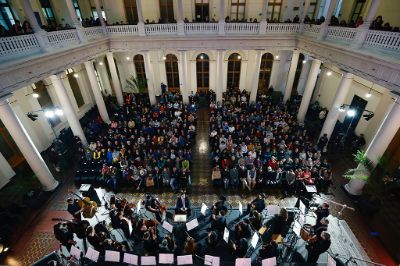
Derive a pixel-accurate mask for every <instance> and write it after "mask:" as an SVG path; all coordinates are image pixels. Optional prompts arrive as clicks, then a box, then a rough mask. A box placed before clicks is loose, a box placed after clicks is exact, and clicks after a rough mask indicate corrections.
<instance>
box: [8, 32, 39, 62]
mask: <svg viewBox="0 0 400 266" xmlns="http://www.w3.org/2000/svg"><path fill="white" fill-rule="evenodd" d="M38 51H40V45H39V43H38V41H37V39H36V36H35V35H34V34H28V35H21V36H14V37H4V38H0V57H2V58H7V57H9V56H12V55H15V54H18V55H25V54H30V53H36V52H38Z"/></svg>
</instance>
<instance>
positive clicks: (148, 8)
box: [142, 0, 160, 22]
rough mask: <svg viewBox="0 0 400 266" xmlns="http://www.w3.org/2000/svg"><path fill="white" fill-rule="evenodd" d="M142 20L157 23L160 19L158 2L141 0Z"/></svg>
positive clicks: (156, 0) (155, 0)
mask: <svg viewBox="0 0 400 266" xmlns="http://www.w3.org/2000/svg"><path fill="white" fill-rule="evenodd" d="M142 12H143V19H144V20H145V21H146V19H148V20H149V21H150V22H151V21H152V20H154V21H155V22H157V21H158V19H159V18H160V3H159V1H158V0H142Z"/></svg>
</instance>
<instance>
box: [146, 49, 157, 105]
mask: <svg viewBox="0 0 400 266" xmlns="http://www.w3.org/2000/svg"><path fill="white" fill-rule="evenodd" d="M144 69H145V71H146V78H147V89H148V91H149V98H150V104H151V105H154V104H156V103H157V101H156V93H155V87H154V72H153V66H152V64H151V60H150V51H147V52H145V53H144Z"/></svg>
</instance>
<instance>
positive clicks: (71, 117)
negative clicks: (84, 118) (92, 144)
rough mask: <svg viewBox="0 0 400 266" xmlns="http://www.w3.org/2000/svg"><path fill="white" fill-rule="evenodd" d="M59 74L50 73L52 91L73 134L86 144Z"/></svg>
mask: <svg viewBox="0 0 400 266" xmlns="http://www.w3.org/2000/svg"><path fill="white" fill-rule="evenodd" d="M61 74H62V73H60V74H57V75H51V76H50V79H51V82H52V83H53V87H54V91H55V93H56V95H57V98H58V100H59V101H60V104H61V107H62V109H63V111H64V115H65V117H66V118H67V121H68V124H69V126H70V127H71V130H72V133H73V134H74V136H78V137H79V138H80V140H81V142H82V145H83V146H87V145H88V142H87V140H86V137H85V134H84V133H83V129H82V126H81V124H80V122H79V119H78V117H77V115H76V113H75V110H74V107H73V105H72V103H71V99H70V98H69V97H68V93H67V91H66V89H65V86H64V84H63V81H62V80H61V78H60V75H61Z"/></svg>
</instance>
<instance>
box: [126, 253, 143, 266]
mask: <svg viewBox="0 0 400 266" xmlns="http://www.w3.org/2000/svg"><path fill="white" fill-rule="evenodd" d="M138 261H139V258H138V256H136V255H133V254H129V253H124V262H125V263H127V264H132V265H138Z"/></svg>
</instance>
